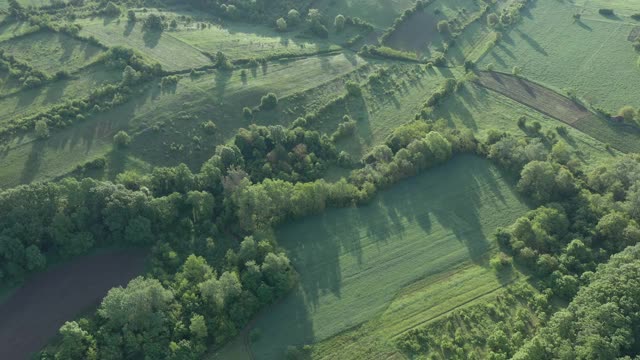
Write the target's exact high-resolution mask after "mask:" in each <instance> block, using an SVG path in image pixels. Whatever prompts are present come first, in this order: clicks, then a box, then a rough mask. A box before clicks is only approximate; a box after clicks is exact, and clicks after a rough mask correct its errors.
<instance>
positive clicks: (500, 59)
mask: <svg viewBox="0 0 640 360" xmlns="http://www.w3.org/2000/svg"><path fill="white" fill-rule="evenodd" d="M529 12H530V14H531V16H530V17H523V19H522V23H521V24H520V25H519V26H517V27H515V28H513V29H512V30H511V31H509V32H507V33H503V37H502V38H503V39H502V41H500V42H499V44H498V46H496V47H494V49H493V50H492V51H491V52H490V53H489V54H487V55H485V56H484V57H483V58H482V60H481V61H480V66H481V67H482V66H486V65H487V64H489V63H492V64H494V66H495V70H497V71H502V72H507V73H510V72H511V69H512V68H513V67H514V66H517V67H519V68H521V69H522V76H524V77H525V78H527V79H530V80H533V81H535V82H538V83H541V84H543V85H545V86H548V87H550V88H552V89H555V90H556V91H557V92H560V93H563V92H565V91H567V90H570V91H572V92H574V93H575V94H576V95H577V96H578V97H579V98H580V99H583V100H584V101H586V102H588V103H589V104H591V105H593V106H595V107H601V108H603V109H605V110H606V111H608V112H609V113H614V112H616V111H617V110H618V109H620V108H621V107H622V106H625V105H632V106H634V107H639V106H640V103H638V100H637V99H635V97H634V96H633V89H634V88H635V86H636V84H637V83H638V81H640V72H639V71H638V68H637V65H636V62H637V58H638V53H637V52H636V51H634V49H633V47H632V46H630V43H629V41H628V40H627V37H628V36H629V33H630V32H631V31H632V30H633V27H634V26H635V25H633V24H629V23H626V22H623V21H601V18H602V17H601V16H600V15H598V14H594V13H592V12H590V11H589V12H585V13H583V14H582V17H581V18H580V21H578V22H574V21H573V20H572V15H573V14H574V13H575V12H576V8H575V7H573V6H572V5H570V4H568V3H563V2H552V3H549V4H546V3H545V4H542V3H541V2H539V1H538V2H534V3H533V4H532V5H531V6H530V7H529ZM598 17H599V18H598ZM558 34H562V36H561V38H558ZM586 49H592V50H587V51H588V54H587V55H586V56H585V50H586ZM603 84H611V85H610V86H606V85H605V86H603Z"/></svg>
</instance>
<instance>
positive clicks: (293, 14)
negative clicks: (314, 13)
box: [287, 9, 300, 26]
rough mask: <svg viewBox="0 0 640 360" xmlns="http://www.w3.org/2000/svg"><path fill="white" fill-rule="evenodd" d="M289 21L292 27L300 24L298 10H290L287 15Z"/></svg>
mask: <svg viewBox="0 0 640 360" xmlns="http://www.w3.org/2000/svg"><path fill="white" fill-rule="evenodd" d="M287 20H288V21H289V24H291V25H292V26H296V25H298V24H299V23H300V13H299V12H298V10H296V9H291V10H289V13H288V14H287Z"/></svg>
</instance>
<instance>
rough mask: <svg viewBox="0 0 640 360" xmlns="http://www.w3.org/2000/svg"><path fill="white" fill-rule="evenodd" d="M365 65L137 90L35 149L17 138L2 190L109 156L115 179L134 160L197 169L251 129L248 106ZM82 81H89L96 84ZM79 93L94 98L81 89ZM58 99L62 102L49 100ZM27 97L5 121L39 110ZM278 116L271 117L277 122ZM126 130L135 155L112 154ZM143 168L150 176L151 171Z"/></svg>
mask: <svg viewBox="0 0 640 360" xmlns="http://www.w3.org/2000/svg"><path fill="white" fill-rule="evenodd" d="M365 64H366V62H365V61H364V60H363V59H361V58H359V57H357V56H348V55H333V56H322V57H313V58H308V59H301V60H296V61H288V62H274V63H268V64H267V65H266V66H263V67H260V68H258V69H255V70H254V71H253V72H251V71H250V72H248V75H247V78H246V79H243V78H242V77H241V76H240V71H233V72H229V71H211V72H208V73H202V74H201V75H199V76H197V77H193V78H192V77H190V76H188V75H185V76H182V77H181V78H180V80H179V82H178V84H177V86H175V87H172V88H164V89H163V88H161V87H160V86H159V85H158V83H157V82H156V83H153V84H149V85H147V86H144V87H142V88H139V89H137V92H136V96H135V98H134V99H132V100H131V101H129V102H127V103H125V104H123V105H120V106H118V107H116V108H114V109H111V110H109V111H107V112H104V113H99V114H94V115H91V116H89V117H87V119H86V120H85V121H83V122H80V123H77V124H75V125H74V126H72V127H69V128H65V129H60V130H56V131H52V132H51V135H50V137H49V138H48V139H46V140H44V141H36V140H35V139H34V138H33V136H25V137H22V136H21V137H16V138H15V139H14V140H13V141H11V142H10V143H9V144H8V146H6V148H5V150H4V151H3V152H2V154H0V167H2V168H4V169H5V170H4V171H3V172H2V173H1V174H0V186H15V185H17V184H20V183H26V182H31V181H36V180H47V179H52V178H55V177H57V176H60V175H63V174H66V173H68V172H70V171H72V170H73V169H74V168H75V167H76V166H77V165H79V164H83V163H85V162H87V161H90V160H92V159H94V158H96V157H100V156H106V157H107V160H108V161H109V162H111V163H112V164H111V168H110V172H111V174H110V175H111V176H110V177H114V176H115V175H116V174H117V173H119V172H121V171H122V170H124V169H125V168H126V163H127V162H132V159H131V158H130V157H129V156H128V155H132V156H133V157H134V158H135V159H136V160H135V161H133V164H136V163H138V162H139V161H142V162H143V163H149V164H151V165H155V166H174V165H177V164H179V163H181V162H185V163H187V164H188V165H190V166H192V167H193V168H194V169H198V168H199V167H200V165H201V164H202V162H204V161H206V160H207V159H209V158H210V157H211V156H212V154H213V153H212V152H213V149H214V148H215V146H216V145H218V144H221V143H224V142H226V141H227V140H228V139H229V138H230V137H232V136H233V135H234V134H235V131H236V130H237V129H239V128H240V127H246V126H248V125H249V124H250V123H251V122H252V121H251V120H247V119H244V118H243V117H242V108H243V107H244V106H249V107H253V106H257V105H258V104H259V103H260V97H261V96H263V95H264V94H266V93H267V92H270V91H272V92H275V93H276V94H277V95H278V96H279V97H282V98H286V97H287V96H291V95H294V94H296V93H298V92H304V91H307V90H309V89H311V88H313V87H315V86H318V85H320V84H323V83H325V82H330V81H332V80H334V79H337V78H340V77H342V76H344V75H346V74H349V73H351V72H353V71H355V70H357V69H358V68H359V67H361V66H364V65H365ZM81 79H83V80H85V81H86V80H89V79H90V77H88V76H86V77H82V78H81ZM70 88H71V87H70ZM74 89H75V88H74ZM77 89H78V91H84V92H86V91H87V89H86V87H82V86H78V88H77ZM34 91H44V94H43V95H40V96H39V97H36V99H40V98H41V97H42V98H43V99H42V100H41V101H42V102H44V103H47V96H46V95H47V94H49V93H48V92H47V91H46V89H36V90H34ZM74 91H75V90H74ZM54 95H56V96H58V95H60V94H59V93H57V92H56V93H50V94H49V96H54ZM65 95H68V93H65ZM22 96H24V94H23V93H20V94H19V97H18V98H17V99H15V100H12V99H13V98H11V97H10V98H6V99H3V100H0V104H2V102H5V103H6V104H9V103H8V101H10V100H12V101H15V102H17V104H16V105H15V106H9V105H6V106H1V105H0V109H7V111H9V110H11V109H14V110H13V112H12V113H6V114H5V115H3V114H0V116H7V118H8V117H9V116H10V115H11V114H14V113H19V112H20V111H23V110H25V109H34V111H35V109H37V107H36V104H37V103H35V102H33V101H32V103H31V104H32V105H31V106H28V107H27V106H20V101H26V100H24V99H23V98H22ZM278 110H279V109H276V110H274V111H272V112H273V113H274V114H276V112H277V111H278ZM274 117H275V118H277V117H276V116H274ZM0 119H1V117H0ZM209 120H212V121H214V122H215V124H216V125H217V130H216V133H215V134H212V135H205V134H203V131H202V123H203V122H206V121H209ZM258 123H260V122H259V121H258ZM283 124H284V125H286V123H283ZM263 125H264V124H263ZM119 130H127V131H128V132H129V133H130V134H132V135H134V139H133V142H132V143H131V145H130V146H129V149H128V151H127V152H128V154H127V153H122V152H111V150H112V142H113V140H112V138H113V135H114V134H115V133H116V132H118V131H119ZM194 136H198V137H199V139H200V140H196V139H194ZM180 145H182V146H180ZM138 167H141V168H146V165H145V166H138Z"/></svg>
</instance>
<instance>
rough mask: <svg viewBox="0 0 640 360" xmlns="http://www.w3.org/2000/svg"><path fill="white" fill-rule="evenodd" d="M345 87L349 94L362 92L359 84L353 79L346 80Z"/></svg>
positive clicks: (354, 94) (356, 94)
mask: <svg viewBox="0 0 640 360" xmlns="http://www.w3.org/2000/svg"><path fill="white" fill-rule="evenodd" d="M346 88H347V94H349V96H360V95H361V94H362V89H361V88H360V85H359V84H358V83H357V82H355V81H347V83H346Z"/></svg>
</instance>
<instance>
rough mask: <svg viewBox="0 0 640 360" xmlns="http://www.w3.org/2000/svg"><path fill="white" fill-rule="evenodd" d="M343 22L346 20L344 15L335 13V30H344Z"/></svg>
mask: <svg viewBox="0 0 640 360" xmlns="http://www.w3.org/2000/svg"><path fill="white" fill-rule="evenodd" d="M345 22H346V19H345V17H344V15H342V14H338V15H336V18H335V20H334V21H333V25H334V26H335V27H336V30H337V31H338V32H340V31H342V30H344V24H345Z"/></svg>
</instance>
